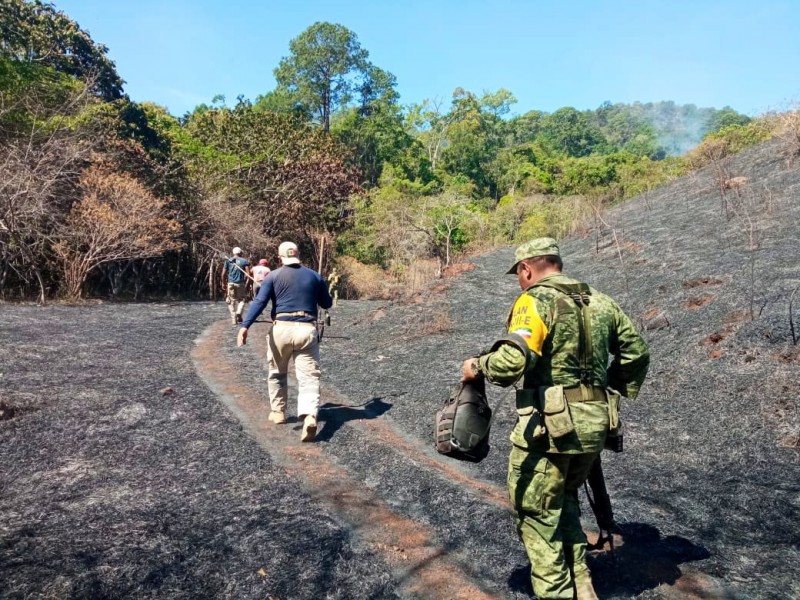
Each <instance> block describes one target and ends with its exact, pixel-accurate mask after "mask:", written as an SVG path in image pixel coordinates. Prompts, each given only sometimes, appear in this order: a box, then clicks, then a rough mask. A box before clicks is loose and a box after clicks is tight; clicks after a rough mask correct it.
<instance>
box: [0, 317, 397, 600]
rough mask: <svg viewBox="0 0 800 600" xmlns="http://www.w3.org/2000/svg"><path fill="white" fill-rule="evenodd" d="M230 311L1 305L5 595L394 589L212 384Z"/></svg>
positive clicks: (324, 594)
mask: <svg viewBox="0 0 800 600" xmlns="http://www.w3.org/2000/svg"><path fill="white" fill-rule="evenodd" d="M224 311H225V305H224V304H219V305H216V306H215V305H213V304H209V303H195V304H179V305H165V304H131V305H104V306H84V307H66V306H64V307H35V306H12V305H3V306H2V308H0V365H1V366H0V403H2V405H0V409H3V410H4V418H3V420H0V449H2V469H1V470H0V597H2V598H32V597H45V598H262V599H263V598H267V597H270V596H273V597H278V598H373V597H375V598H393V597H396V595H395V593H394V591H393V589H394V583H393V582H392V581H391V580H390V578H389V577H388V575H387V574H386V573H387V571H386V568H385V566H384V565H382V564H381V560H380V557H375V556H372V555H368V554H367V553H366V552H365V551H364V550H363V549H360V548H359V547H358V546H357V545H356V544H354V543H353V540H352V534H351V532H349V531H348V530H346V529H345V528H344V527H343V526H342V525H341V524H339V523H338V521H337V519H336V518H335V515H332V514H331V512H330V511H329V510H328V509H327V508H326V507H325V506H324V505H323V504H322V503H320V502H319V501H315V500H313V499H312V498H311V497H310V496H309V494H308V492H307V491H306V490H305V489H304V488H303V486H302V484H301V482H298V481H297V480H294V479H290V478H288V477H287V476H286V473H285V472H284V471H283V469H281V468H280V467H279V466H276V465H275V463H274V461H273V460H272V459H271V458H270V455H269V454H268V453H267V452H264V451H263V450H262V449H261V448H260V447H259V446H258V445H257V444H255V443H254V442H253V440H252V439H251V438H250V437H248V436H247V435H246V434H245V432H244V431H243V429H242V426H241V425H240V423H239V422H238V421H237V420H236V419H235V418H234V417H233V416H232V415H231V414H230V412H229V411H228V410H227V409H226V408H225V407H224V406H223V405H222V404H221V403H220V402H219V400H218V398H217V397H216V396H215V395H214V394H213V393H212V392H211V391H210V390H209V389H208V388H207V387H206V386H205V384H204V383H203V382H202V381H201V380H200V378H199V376H198V374H197V373H196V371H195V367H194V365H193V363H192V359H191V351H192V348H193V346H194V343H193V340H194V339H195V338H196V337H197V336H198V334H199V333H200V332H201V331H202V330H203V328H205V327H206V326H208V325H210V324H211V323H212V322H214V321H216V320H218V319H219V318H220V316H221V314H222V313H223V312H224ZM241 377H242V378H247V379H252V380H253V381H254V382H258V383H260V382H263V381H264V380H265V378H264V376H263V373H261V372H260V371H256V372H250V373H244V372H243V373H242V375H241ZM167 388H169V389H167ZM170 390H172V391H171V393H170ZM9 413H12V414H9Z"/></svg>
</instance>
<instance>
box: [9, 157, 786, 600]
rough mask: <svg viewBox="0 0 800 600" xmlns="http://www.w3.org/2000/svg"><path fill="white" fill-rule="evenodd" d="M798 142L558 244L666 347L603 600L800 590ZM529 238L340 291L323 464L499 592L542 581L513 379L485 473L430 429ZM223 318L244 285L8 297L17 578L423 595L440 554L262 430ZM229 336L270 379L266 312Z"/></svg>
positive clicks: (680, 187)
mask: <svg viewBox="0 0 800 600" xmlns="http://www.w3.org/2000/svg"><path fill="white" fill-rule="evenodd" d="M780 152H781V149H780V147H779V145H778V144H777V143H776V142H773V143H768V144H765V145H763V146H760V147H758V148H755V149H752V150H750V151H747V152H745V153H743V154H741V155H739V156H737V157H736V158H735V159H733V160H732V161H730V162H729V163H728V164H725V165H724V167H725V168H726V169H727V170H729V171H730V176H731V177H733V176H746V177H749V181H748V183H747V185H746V186H745V187H744V188H742V189H740V190H738V194H737V192H736V191H728V192H727V196H728V197H727V198H726V203H727V205H728V206H727V207H726V206H725V205H724V204H723V202H722V199H721V197H720V194H719V191H718V188H717V187H716V186H715V182H714V177H715V176H714V170H713V169H712V168H709V169H706V170H704V171H700V172H698V173H696V174H695V175H693V176H691V177H687V178H684V179H681V180H678V181H676V182H673V183H672V184H670V185H668V186H665V187H663V188H661V189H659V190H655V191H652V192H650V193H649V194H648V195H647V196H640V197H639V198H637V199H634V200H632V201H630V202H628V203H626V204H625V205H623V206H621V207H620V208H618V209H615V210H613V211H611V212H610V213H609V214H607V215H604V216H603V221H602V222H600V221H598V222H597V223H596V224H595V226H593V227H591V228H587V229H586V230H585V231H583V232H581V233H580V234H579V235H577V236H575V237H573V238H571V239H569V240H566V241H564V242H563V243H562V252H563V254H564V259H565V271H566V272H567V274H569V275H571V276H574V277H576V278H578V279H582V280H585V281H587V282H588V283H590V284H592V285H593V286H595V287H596V288H598V289H601V290H603V291H605V292H607V293H609V294H611V295H612V296H614V297H615V298H616V299H617V300H618V301H619V302H620V304H621V305H622V306H623V308H624V309H625V310H626V312H628V314H630V315H631V316H632V317H633V318H634V319H635V320H636V321H637V322H638V323H639V324H640V326H641V328H642V330H643V331H644V334H645V336H646V338H647V340H648V342H649V344H650V347H651V353H652V365H651V373H650V376H649V378H648V381H647V383H646V384H645V387H644V389H643V391H642V394H641V395H640V397H639V398H638V399H637V400H636V401H635V402H629V403H628V404H627V405H626V406H625V407H624V412H623V418H624V421H625V427H626V451H625V452H624V453H622V454H619V455H615V454H609V453H605V454H604V466H605V471H606V477H607V480H608V487H609V491H610V494H611V497H612V501H613V503H614V507H615V514H616V517H617V520H618V521H619V522H620V524H621V529H622V535H621V539H620V540H619V542H620V545H619V548H618V549H617V551H616V552H615V554H614V555H613V556H612V555H611V554H609V553H601V554H598V555H595V556H593V557H592V558H591V563H590V564H591V567H592V571H593V575H594V578H595V582H596V587H597V589H598V592H599V594H600V597H601V598H633V597H637V598H681V597H701V598H703V597H705V598H731V599H739V598H776V599H777V598H793V597H800V566H799V565H800V550H798V548H799V547H800V526H799V525H800V520H799V519H798V516H799V515H800V456H798V453H799V452H800V450H798V447H797V446H798V437H800V419H799V417H798V406H797V405H798V398H800V353H799V352H798V349H797V346H794V345H793V344H792V339H791V332H790V324H789V318H788V305H789V298H790V295H791V293H792V291H793V290H794V289H796V288H797V287H798V286H800V239H798V237H799V236H800V232H798V225H797V223H798V217H800V171H798V169H797V166H796V165H788V164H787V163H786V161H785V160H784V159H783V158H782V157H781V154H780ZM512 254H513V251H512V250H511V249H503V250H499V251H495V252H492V253H489V254H486V255H483V256H480V257H477V258H475V259H472V260H471V261H470V265H468V266H465V267H462V269H463V272H462V273H461V274H460V275H458V276H456V277H452V278H448V279H445V280H443V281H441V282H437V284H436V285H434V286H432V287H431V289H430V290H429V291H428V292H426V293H425V294H422V295H420V296H419V297H418V298H417V299H416V301H414V302H410V303H406V304H399V303H381V302H340V303H339V306H338V307H337V308H336V309H334V311H333V319H334V324H333V326H331V327H330V328H328V329H327V330H326V334H325V339H324V341H323V348H322V357H323V358H322V360H323V388H324V389H323V403H324V405H323V408H322V410H321V411H320V425H321V427H320V432H319V436H318V438H319V439H318V442H317V444H316V445H315V450H318V452H319V457H318V459H317V460H316V462H315V464H314V465H313V466H312V465H309V468H316V469H325V468H326V465H329V466H330V468H334V467H335V468H337V469H343V470H344V471H345V472H346V473H348V474H349V477H350V478H351V480H352V481H353V482H354V485H355V487H356V488H358V489H362V490H365V491H366V492H367V493H369V494H372V495H373V496H375V497H377V498H380V499H382V501H385V503H386V504H387V505H388V506H389V508H390V509H391V511H394V514H395V515H397V516H398V517H400V518H406V519H408V520H409V521H410V522H413V523H415V524H418V526H419V527H420V528H422V529H423V530H424V531H425V532H427V535H428V536H429V538H430V545H431V546H432V547H433V548H434V549H435V551H436V553H437V555H441V556H444V557H446V558H447V560H449V561H450V564H452V565H453V568H454V569H457V570H458V571H459V572H461V573H463V574H464V575H465V577H466V578H467V579H468V580H470V581H472V582H475V584H476V585H477V586H478V587H480V589H481V590H482V591H483V592H485V593H486V594H487V595H490V596H496V597H506V598H526V597H529V596H530V595H531V591H530V584H529V582H528V572H527V571H528V565H527V559H526V557H525V554H524V551H523V549H522V546H521V544H520V543H519V541H518V540H517V538H516V533H515V531H514V525H513V520H512V517H511V514H510V513H509V511H508V507H507V506H506V505H505V504H504V500H503V497H504V489H503V488H504V484H505V472H506V457H507V454H508V451H509V442H508V433H509V431H510V429H511V427H512V426H513V422H514V415H515V412H514V408H513V396H512V395H511V394H509V392H508V391H507V390H499V389H497V388H491V390H490V393H491V401H492V403H493V404H494V403H497V406H498V408H497V411H496V416H495V421H494V423H493V429H492V439H491V441H492V451H491V453H490V455H489V457H488V458H487V459H486V460H485V461H483V462H482V463H480V464H478V465H470V464H463V463H458V462H454V461H451V460H449V459H446V458H440V457H438V456H437V455H436V454H435V452H434V451H433V449H432V435H431V434H432V427H433V414H434V412H435V411H436V410H437V409H438V408H439V407H440V405H441V403H442V402H443V401H444V399H445V397H446V395H447V393H448V391H449V388H450V387H451V386H452V385H453V384H454V383H455V382H456V381H457V379H458V373H459V369H460V363H461V361H462V360H463V359H464V358H465V357H467V356H469V355H472V354H474V353H476V352H478V351H479V350H480V349H482V348H485V347H486V346H488V345H490V344H491V342H492V341H493V340H494V339H495V338H496V337H497V336H498V335H499V334H500V333H502V331H503V323H504V320H505V316H506V312H507V310H508V308H509V306H510V305H511V303H512V302H513V300H514V298H515V297H516V295H517V294H518V292H519V290H518V288H517V287H516V279H515V278H514V277H512V276H505V275H503V273H504V272H505V270H506V269H507V268H508V266H509V265H510V263H511V262H512ZM798 296H800V293H798ZM797 304H800V299H798V300H797ZM226 317H227V312H226V308H225V305H224V304H221V303H220V304H216V305H214V304H209V303H194V304H177V305H165V304H151V305H144V304H136V305H124V306H123V305H101V306H84V307H45V308H40V307H33V306H11V305H3V306H2V308H0V342H1V344H0V373H2V375H1V376H0V402H2V403H3V406H5V409H4V413H3V417H2V420H0V448H2V449H3V468H2V470H1V471H0V597H9V598H25V597H38V596H44V597H54V598H62V597H65V598H66V597H74V598H79V597H80V598H83V597H159V598H161V597H165V598H173V597H174V598H179V597H187V598H188V597H227V598H265V597H268V596H269V595H273V596H276V597H278V598H282V599H288V598H391V597H398V596H399V597H407V596H415V595H416V596H425V595H426V594H424V593H419V591H418V590H419V588H414V587H413V586H411V587H409V586H408V581H409V580H410V579H413V578H414V576H415V573H417V572H418V571H417V568H416V566H412V568H409V569H405V570H404V569H403V568H402V567H398V566H397V561H396V560H393V559H392V556H391V552H388V551H385V549H382V548H381V545H380V544H375V543H365V539H366V538H367V537H368V535H367V534H366V533H365V531H364V530H362V529H360V528H358V527H355V526H354V525H353V522H352V518H349V517H348V516H347V515H346V514H345V513H344V511H342V510H341V506H337V505H336V503H332V502H331V501H330V498H329V497H328V495H327V494H326V490H325V489H319V488H318V487H317V488H315V484H314V482H313V481H312V478H304V477H303V476H302V469H300V470H299V472H300V473H301V475H300V476H297V473H298V470H297V469H292V470H289V471H287V469H286V468H285V465H286V464H287V460H290V461H291V460H292V459H291V457H289V458H288V459H287V456H286V454H285V452H286V449H287V448H290V449H291V447H289V446H287V445H286V444H288V442H285V443H284V442H283V441H281V443H276V444H275V445H273V446H270V445H269V444H264V443H263V440H260V441H259V436H258V432H257V431H256V432H255V433H254V429H253V428H252V427H249V428H248V426H246V425H245V426H243V425H242V424H241V423H240V422H239V421H238V420H237V419H236V418H235V417H234V416H233V413H232V412H230V411H229V410H228V408H226V406H230V405H232V404H231V402H234V403H235V401H236V399H235V398H234V399H233V400H231V398H228V399H227V400H226V402H222V401H221V399H220V397H218V396H217V395H215V394H214V393H213V392H212V391H211V390H210V389H209V387H207V385H206V383H205V382H207V381H208V378H207V377H204V378H201V375H202V373H201V374H198V372H197V370H196V363H193V360H192V357H191V353H192V350H193V348H194V347H195V340H196V338H198V336H199V334H200V333H201V332H202V331H203V330H205V329H206V328H208V327H209V326H211V325H212V324H214V323H215V322H216V321H219V320H220V319H222V318H226ZM795 324H796V326H797V325H798V318H797V317H795ZM229 327H230V326H229ZM222 331H223V333H222V335H219V336H218V337H217V338H215V339H213V340H212V342H213V344H214V351H215V352H216V356H217V360H218V361H219V362H230V363H232V364H236V365H237V367H238V369H239V375H238V376H237V377H236V378H237V379H238V383H240V384H242V385H243V386H246V387H247V388H248V389H251V390H253V391H254V392H256V393H258V394H260V395H261V396H262V397H263V398H266V373H265V371H264V366H263V358H262V354H263V347H261V348H260V347H259V345H258V343H257V340H258V339H260V338H263V331H264V325H263V324H258V325H256V326H255V327H254V329H253V332H252V334H251V340H253V341H252V343H251V344H249V345H248V346H247V347H246V348H244V349H237V348H235V339H234V334H235V329H234V328H233V327H230V328H229V329H228V328H226V329H224V330H222ZM262 346H263V342H262ZM201 371H202V368H201ZM167 387H169V388H171V390H172V393H166V394H164V393H163V392H164V389H165V388H167ZM216 391H217V392H219V390H216ZM290 398H292V399H293V398H294V392H292V394H291V395H290ZM0 409H2V406H0ZM264 410H265V411H266V410H267V406H266V404H265V405H264ZM293 410H294V405H293V402H292V401H291V400H290V413H291V411H293ZM285 427H286V429H285V430H283V431H285V432H286V435H287V436H291V438H292V439H294V438H295V437H296V436H297V435H298V433H297V425H296V424H291V423H290V424H289V425H288V426H285ZM276 439H277V438H276ZM286 439H288V437H287V438H286ZM279 441H280V440H279ZM289 464H291V463H289ZM365 506H367V507H369V506H370V504H368V503H366V504H365ZM367 510H368V508H367ZM584 525H585V527H586V529H587V530H591V529H592V528H593V522H592V518H591V514H590V512H589V511H588V508H587V509H586V510H584ZM387 531H388V529H387ZM387 536H388V533H387ZM387 539H389V538H388V537H387ZM390 550H392V551H394V553H395V554H398V553H402V552H403V551H404V549H403V548H398V547H397V546H393V548H391V549H390ZM415 589H416V590H417V591H416V592H414V591H413V590H415ZM454 592H455V590H454ZM429 595H431V596H434V597H435V595H434V594H429ZM453 595H455V593H454V594H453Z"/></svg>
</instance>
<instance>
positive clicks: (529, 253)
mask: <svg viewBox="0 0 800 600" xmlns="http://www.w3.org/2000/svg"><path fill="white" fill-rule="evenodd" d="M537 256H561V253H560V252H559V250H558V242H556V241H555V240H554V239H553V238H549V237H543V238H536V239H535V240H531V241H529V242H525V243H524V244H522V245H521V246H519V247H518V248H517V251H516V252H514V264H513V265H512V267H511V268H510V269H509V270H508V271H506V274H507V275H516V274H517V265H518V264H519V263H520V261H522V260H525V259H526V258H535V257H537Z"/></svg>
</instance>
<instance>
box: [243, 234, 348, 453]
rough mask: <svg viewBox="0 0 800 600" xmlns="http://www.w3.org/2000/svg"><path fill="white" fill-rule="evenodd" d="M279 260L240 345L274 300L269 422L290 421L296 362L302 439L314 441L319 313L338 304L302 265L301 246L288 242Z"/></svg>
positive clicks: (269, 349) (247, 321) (260, 292)
mask: <svg viewBox="0 0 800 600" xmlns="http://www.w3.org/2000/svg"><path fill="white" fill-rule="evenodd" d="M278 258H279V259H280V261H281V264H282V265H283V266H281V267H280V268H279V269H276V270H275V271H272V272H270V274H269V275H267V277H266V279H264V281H263V283H262V284H261V288H260V289H259V290H258V295H257V296H256V297H255V299H254V300H253V303H252V304H251V305H250V310H249V311H248V312H247V317H246V318H245V320H244V322H243V323H242V326H241V328H240V329H239V336H238V340H237V343H238V345H239V346H244V345H245V344H246V343H247V329H248V328H249V327H250V326H251V325H252V324H253V323H254V322H255V320H256V319H257V318H258V316H259V315H260V314H261V313H262V311H263V310H264V309H265V308H266V306H267V303H269V302H271V303H272V312H271V314H272V321H273V325H272V330H271V331H270V334H269V336H268V338H267V341H268V346H267V360H268V362H269V378H268V380H267V387H268V389H269V402H270V407H271V412H270V413H269V420H270V421H272V422H273V423H275V424H276V425H280V424H283V423H286V398H287V396H288V382H287V372H288V368H289V361H290V360H291V359H292V358H294V367H295V375H296V376H297V416H298V418H299V419H300V420H302V421H303V432H302V433H301V434H300V440H301V441H303V442H312V441H314V438H315V437H316V435H317V410H318V409H319V380H320V369H319V339H318V337H317V327H316V322H317V311H318V307H322V308H325V309H327V308H330V307H331V305H332V304H333V300H332V299H331V295H330V293H329V292H328V286H327V285H326V284H325V280H324V279H322V277H321V276H320V274H319V273H317V272H316V271H312V270H311V269H308V268H306V267H304V266H303V265H301V264H300V253H299V251H298V249H297V245H296V244H294V243H292V242H283V243H282V244H281V245H280V247H279V248H278Z"/></svg>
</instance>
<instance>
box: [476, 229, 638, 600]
mask: <svg viewBox="0 0 800 600" xmlns="http://www.w3.org/2000/svg"><path fill="white" fill-rule="evenodd" d="M514 258H515V262H514V265H513V266H512V267H511V269H510V270H509V271H508V274H516V275H517V279H518V280H519V285H520V288H521V289H522V290H523V292H522V294H521V295H520V296H519V297H518V298H517V300H516V302H515V303H514V305H513V307H512V308H511V311H510V313H509V316H508V327H507V331H508V334H507V335H508V336H509V337H510V338H511V337H513V339H518V338H517V337H514V336H519V337H521V338H522V340H524V341H525V343H526V344H527V347H528V348H529V349H530V354H529V356H525V355H524V354H523V352H522V350H521V349H520V348H519V347H518V346H516V345H514V344H512V343H510V342H509V343H502V344H500V345H499V347H498V348H497V350H495V351H493V352H489V353H487V354H483V355H481V356H480V357H478V358H470V359H467V360H466V361H464V364H463V366H462V381H471V380H473V379H477V378H479V377H485V378H486V379H487V380H488V381H489V382H490V383H494V384H496V385H500V386H509V385H512V384H513V383H515V382H516V381H517V379H518V378H519V377H521V376H524V380H523V388H522V389H520V390H517V398H516V408H517V415H518V417H517V423H516V425H515V427H514V430H513V431H512V432H511V443H512V447H511V455H510V457H509V464H508V492H509V496H510V499H511V503H512V504H513V506H514V509H515V510H516V513H517V517H516V523H517V533H518V534H519V536H520V539H521V540H522V543H523V544H524V545H525V549H526V551H527V553H528V558H529V559H530V561H531V581H532V583H533V590H534V592H535V593H536V596H537V597H538V598H540V599H542V600H544V599H546V598H564V599H565V600H566V599H569V600H572V599H573V598H575V599H577V600H591V599H596V598H597V596H596V594H595V591H594V587H593V586H592V579H591V575H590V573H589V568H588V566H587V564H586V543H587V540H586V535H585V534H584V532H583V530H582V529H581V524H580V519H579V517H580V508H579V505H578V489H579V487H580V486H581V485H583V483H584V481H585V480H586V478H587V476H588V474H589V471H590V469H591V468H592V465H593V463H594V462H595V460H597V459H598V457H599V456H600V451H601V450H602V449H603V446H604V444H605V443H606V437H607V435H608V434H609V431H610V430H612V433H613V429H614V427H615V426H618V421H619V401H620V397H621V396H624V397H628V398H635V397H636V395H637V394H638V392H639V388H640V386H641V385H642V383H643V382H644V378H645V376H646V374H647V368H648V365H649V362H650V355H649V351H648V348H647V344H646V343H645V341H644V340H643V339H642V337H641V336H640V335H639V333H638V332H637V331H636V328H635V327H634V325H633V323H632V322H631V320H630V319H629V318H628V317H627V316H626V315H625V313H624V312H622V309H621V308H620V307H619V305H618V304H617V303H616V302H614V301H613V300H612V299H611V298H609V297H608V296H606V295H605V294H602V293H600V292H598V291H597V290H595V289H593V288H590V287H589V286H588V285H586V284H585V283H580V282H578V281H576V280H574V279H570V278H568V277H566V276H565V275H562V273H561V269H562V266H563V263H562V260H561V256H560V253H559V248H558V244H557V243H556V241H555V240H554V239H552V238H539V239H535V240H531V241H529V242H527V243H526V244H523V245H522V246H520V247H519V248H517V250H516V253H515V257H514ZM609 360H610V361H611V364H610V366H609Z"/></svg>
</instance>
